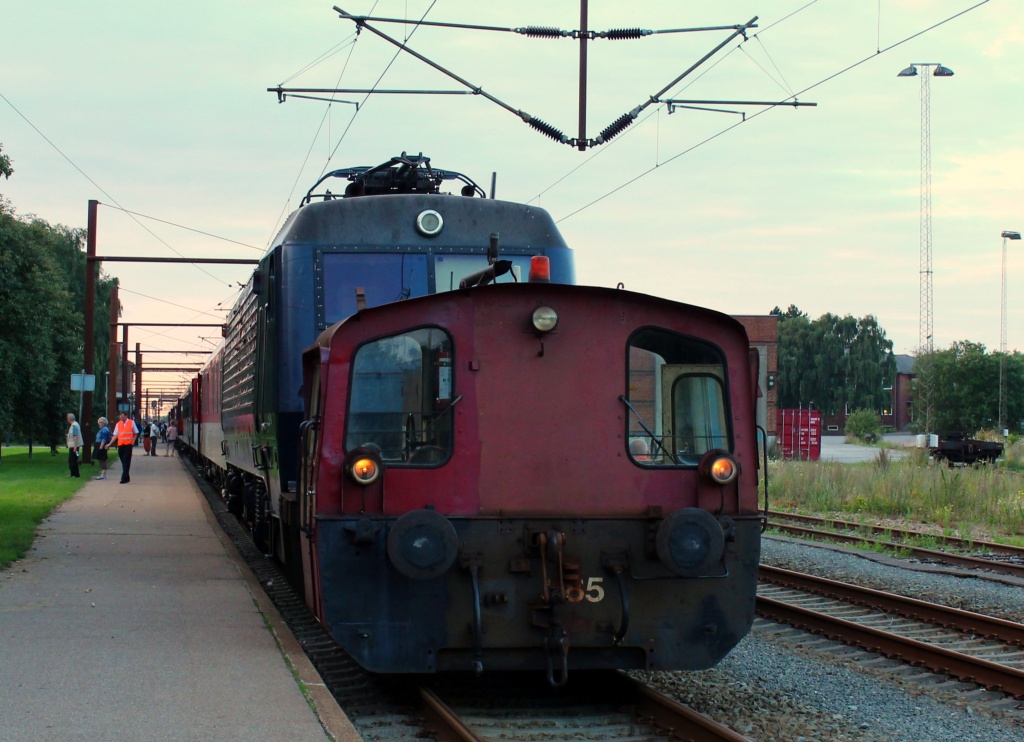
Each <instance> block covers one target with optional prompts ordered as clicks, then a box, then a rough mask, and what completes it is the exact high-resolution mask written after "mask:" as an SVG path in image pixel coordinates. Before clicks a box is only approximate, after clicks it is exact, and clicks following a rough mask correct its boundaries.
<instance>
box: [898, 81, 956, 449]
mask: <svg viewBox="0 0 1024 742" xmlns="http://www.w3.org/2000/svg"><path fill="white" fill-rule="evenodd" d="M918 67H924V68H926V69H927V68H928V67H934V68H935V71H934V72H932V76H934V77H952V76H953V70H951V69H949V68H948V67H943V66H942V65H941V64H939V63H938V62H912V63H911V64H910V66H909V67H907V68H905V69H903V70H901V71H900V73H899V74H898V75H897V77H917V68H918ZM931 117H932V114H931V87H930V86H929V76H928V75H922V76H921V216H920V223H921V244H920V252H919V258H918V259H919V262H920V278H919V282H918V285H919V307H920V324H919V328H918V344H917V348H918V350H917V352H918V357H920V356H922V355H923V356H924V357H925V358H928V359H930V358H931V355H932V351H933V350H934V349H935V329H934V321H933V301H932V133H931V129H932V122H931ZM926 378H927V374H926ZM928 383H929V382H922V383H920V384H919V385H918V391H917V393H916V395H915V396H917V398H918V400H919V401H920V405H919V407H923V408H924V423H925V428H926V431H927V432H929V433H930V432H931V429H932V402H931V396H932V395H931V389H930V387H929V386H928Z"/></svg>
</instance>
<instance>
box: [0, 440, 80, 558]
mask: <svg viewBox="0 0 1024 742" xmlns="http://www.w3.org/2000/svg"><path fill="white" fill-rule="evenodd" d="M91 471H92V470H91V469H90V468H89V467H82V478H81V479H71V478H69V477H68V453H67V450H66V449H64V450H62V451H61V453H60V454H59V455H58V456H51V455H50V451H49V450H48V449H47V448H46V447H45V446H44V447H38V446H37V447H35V448H34V449H33V451H32V458H29V457H28V448H27V447H22V448H19V447H17V446H12V447H10V448H4V449H3V463H0V569H5V568H6V567H8V566H9V565H10V563H11V562H13V561H14V560H16V559H20V558H21V557H23V556H24V555H25V552H27V551H28V550H29V549H30V548H31V547H32V542H33V541H34V540H35V537H36V527H37V526H38V525H39V524H40V523H42V521H43V519H44V518H45V517H46V516H47V515H49V514H50V512H51V511H52V510H53V509H54V508H55V507H57V506H58V505H60V504H61V503H62V502H64V501H65V500H67V499H68V498H70V497H71V496H72V495H73V494H75V492H77V491H78V490H79V488H81V486H82V485H83V484H84V483H85V482H86V481H87V477H88V476H89V475H90V473H91Z"/></svg>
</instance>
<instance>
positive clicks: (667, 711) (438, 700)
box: [420, 671, 748, 742]
mask: <svg viewBox="0 0 1024 742" xmlns="http://www.w3.org/2000/svg"><path fill="white" fill-rule="evenodd" d="M420 692H421V696H422V698H423V700H424V704H425V706H426V708H427V713H428V714H429V718H428V719H427V720H426V723H425V726H426V728H427V729H428V731H429V733H430V734H431V735H432V736H433V737H434V738H435V739H437V740H439V741H440V742H478V741H481V740H486V741H488V742H489V741H492V740H493V741H495V742H496V741H497V740H525V739H530V740H533V739H542V740H551V741H554V742H557V741H558V740H563V741H564V742H575V740H629V741H630V742H646V741H647V740H650V741H651V742H654V740H665V739H672V740H689V741H691V742H741V741H742V740H747V739H748V738H747V737H744V736H742V735H740V734H737V733H736V732H734V731H732V730H730V729H728V728H726V727H724V726H722V725H720V724H717V723H715V722H714V721H712V720H710V719H708V718H707V717H706V716H703V715H701V714H698V713H696V712H695V711H693V710H691V709H688V708H686V707H685V706H682V705H681V704H679V703H677V702H676V701H674V700H672V699H671V698H668V697H667V696H665V695H663V694H661V693H659V692H657V691H655V690H653V689H651V688H649V687H648V686H646V685H644V684H643V683H640V682H638V681H636V680H633V679H631V678H629V677H628V676H626V675H625V674H624V673H621V672H610V671H600V672H594V673H577V678H576V679H570V682H569V686H568V687H567V688H566V689H564V690H563V691H560V692H558V693H557V694H553V693H552V691H551V689H548V688H544V687H542V686H540V685H539V684H538V683H537V682H536V680H535V679H533V680H530V679H525V678H516V677H514V676H512V677H510V676H497V677H493V678H492V677H488V678H483V679H476V678H474V679H472V680H465V681H461V682H460V681H455V682H450V681H447V680H440V681H433V682H432V683H431V687H430V688H422V689H421V691H420Z"/></svg>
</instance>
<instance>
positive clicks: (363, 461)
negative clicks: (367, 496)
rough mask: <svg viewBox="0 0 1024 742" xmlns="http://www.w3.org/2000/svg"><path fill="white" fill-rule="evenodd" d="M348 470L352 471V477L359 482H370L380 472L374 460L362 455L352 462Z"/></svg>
mask: <svg viewBox="0 0 1024 742" xmlns="http://www.w3.org/2000/svg"><path fill="white" fill-rule="evenodd" d="M349 471H350V472H351V473H352V478H353V479H354V480H356V482H358V483H359V484H371V483H373V482H374V481H375V480H376V479H377V475H379V474H380V467H379V466H377V462H376V461H374V460H373V459H371V458H369V457H367V456H364V457H363V458H359V459H356V460H355V461H354V462H352V467H351V468H350V469H349Z"/></svg>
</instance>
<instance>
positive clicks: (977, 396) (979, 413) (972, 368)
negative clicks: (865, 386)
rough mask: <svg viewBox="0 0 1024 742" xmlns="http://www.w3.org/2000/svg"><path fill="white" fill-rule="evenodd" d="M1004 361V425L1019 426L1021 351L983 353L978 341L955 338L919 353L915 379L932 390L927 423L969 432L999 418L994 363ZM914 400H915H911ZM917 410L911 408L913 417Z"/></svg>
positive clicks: (1023, 377)
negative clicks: (943, 346)
mask: <svg viewBox="0 0 1024 742" xmlns="http://www.w3.org/2000/svg"><path fill="white" fill-rule="evenodd" d="M1000 358H1002V360H1003V362H1004V373H1005V377H1004V384H1003V386H1004V390H1005V393H1006V395H1007V399H1006V411H1007V420H1006V422H1007V426H1008V427H1009V428H1010V430H1013V431H1020V430H1021V422H1022V420H1024V356H1022V355H1021V353H1020V352H1018V351H1015V352H1014V353H1012V354H1010V353H1008V354H1006V355H1005V356H1001V354H1000V353H988V352H986V348H985V346H984V345H983V344H981V343H974V342H971V341H969V340H959V341H957V342H955V343H953V344H952V345H950V347H949V348H947V349H945V350H937V351H934V352H933V353H931V354H930V355H928V356H926V357H922V358H919V359H918V360H917V362H916V363H915V365H914V372H915V379H914V384H915V386H918V385H920V384H927V385H928V386H929V388H930V389H931V406H932V422H933V425H932V427H933V428H934V430H935V431H940V432H966V433H969V434H974V433H975V432H977V431H978V430H981V429H983V428H994V427H996V426H997V424H998V420H999V363H1000ZM916 404H917V401H916V400H915V405H916ZM920 415H921V413H920V411H919V410H917V409H916V408H915V417H919V416H920Z"/></svg>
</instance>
